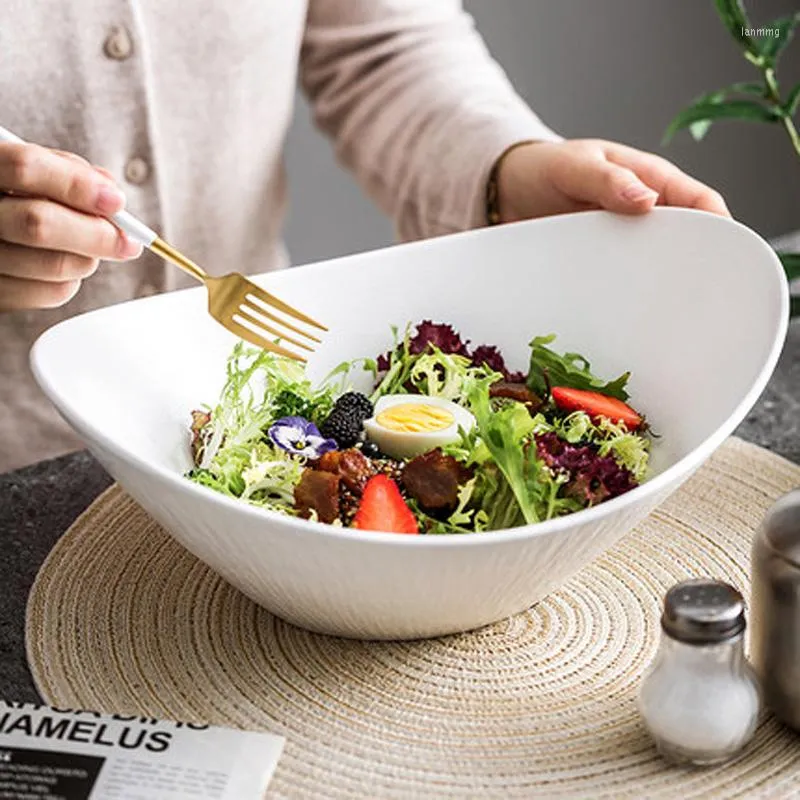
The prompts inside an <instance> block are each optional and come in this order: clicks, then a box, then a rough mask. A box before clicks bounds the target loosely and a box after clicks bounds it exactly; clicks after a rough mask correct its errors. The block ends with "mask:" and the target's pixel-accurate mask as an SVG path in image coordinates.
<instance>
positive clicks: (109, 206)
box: [95, 186, 125, 214]
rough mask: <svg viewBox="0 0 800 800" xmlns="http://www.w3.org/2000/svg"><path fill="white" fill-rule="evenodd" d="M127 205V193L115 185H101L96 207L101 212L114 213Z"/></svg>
mask: <svg viewBox="0 0 800 800" xmlns="http://www.w3.org/2000/svg"><path fill="white" fill-rule="evenodd" d="M124 205H125V195H124V194H122V192H121V191H120V190H119V189H116V188H115V187H113V186H101V187H100V188H99V190H98V192H97V199H96V200H95V208H96V209H97V210H98V211H99V212H100V213H101V214H114V213H116V212H117V211H119V210H120V209H121V208H123V207H124Z"/></svg>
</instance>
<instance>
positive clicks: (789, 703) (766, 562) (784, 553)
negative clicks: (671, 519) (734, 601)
mask: <svg viewBox="0 0 800 800" xmlns="http://www.w3.org/2000/svg"><path fill="white" fill-rule="evenodd" d="M751 569H752V597H751V602H750V651H751V652H750V658H751V662H752V664H753V667H754V668H755V670H756V672H757V673H758V676H759V678H760V680H761V687H762V691H763V698H764V702H765V703H766V705H767V706H768V707H769V708H770V709H771V710H772V712H773V713H774V714H775V716H777V717H778V719H780V720H782V721H783V722H785V723H786V724H787V725H789V726H791V727H792V728H794V729H795V730H798V731H800V489H797V490H795V491H793V492H790V493H789V494H787V495H784V496H783V497H782V498H781V499H780V500H778V502H777V503H776V504H775V505H774V506H773V507H772V508H771V509H770V510H769V512H768V513H767V516H766V517H765V518H764V521H763V523H762V524H761V527H760V528H759V530H758V531H757V533H756V536H755V539H754V541H753V551H752V566H751Z"/></svg>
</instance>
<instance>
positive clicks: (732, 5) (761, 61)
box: [664, 0, 800, 317]
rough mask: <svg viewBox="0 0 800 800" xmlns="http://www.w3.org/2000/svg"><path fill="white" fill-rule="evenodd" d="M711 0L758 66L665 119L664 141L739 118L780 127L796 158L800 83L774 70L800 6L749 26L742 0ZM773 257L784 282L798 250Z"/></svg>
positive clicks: (799, 259) (792, 273)
mask: <svg viewBox="0 0 800 800" xmlns="http://www.w3.org/2000/svg"><path fill="white" fill-rule="evenodd" d="M714 4H715V5H716V8H717V13H718V15H719V17H720V19H721V20H722V23H723V25H724V26H725V27H726V28H727V30H728V32H729V33H730V34H731V36H732V37H733V38H734V40H735V41H736V43H737V44H738V46H739V48H740V49H741V51H742V54H743V56H744V57H745V58H746V59H747V61H749V62H750V64H752V65H753V67H754V68H755V69H756V70H757V71H758V73H759V76H758V80H756V81H753V82H751V83H750V82H745V83H733V84H731V85H730V86H726V87H725V88H723V89H717V90H715V91H713V92H708V93H707V94H704V95H702V96H701V97H698V98H697V99H696V100H695V101H694V102H693V103H692V104H691V105H690V106H688V107H687V108H685V109H684V110H683V111H681V112H680V113H679V114H678V115H677V116H676V117H675V119H673V120H672V122H671V123H670V124H669V127H668V128H667V130H666V133H665V135H664V143H665V144H666V143H667V142H668V141H669V140H670V139H671V138H672V137H673V136H674V134H675V133H676V132H677V131H679V130H682V129H684V128H688V129H689V132H690V133H691V135H692V136H693V137H694V139H695V140H696V141H698V142H699V141H700V140H701V139H702V138H703V137H704V136H705V135H706V133H708V129H709V128H710V127H711V123H712V122H713V121H714V120H718V119H742V120H749V121H751V122H764V123H768V124H770V125H778V126H780V127H781V128H783V130H784V131H785V132H786V134H787V135H788V137H789V141H790V142H791V145H792V147H793V148H794V150H795V152H796V153H797V155H798V157H800V133H798V130H797V127H796V125H795V122H794V116H795V114H796V113H797V111H798V107H800V83H797V84H795V85H794V86H792V87H788V88H787V87H782V86H781V85H780V83H779V81H778V72H777V68H778V60H779V58H780V56H781V53H782V52H783V51H784V50H785V48H786V46H787V45H788V44H789V42H790V41H791V39H792V36H793V35H794V31H795V29H796V28H797V27H798V26H800V11H796V12H794V13H792V14H790V15H788V16H786V17H781V18H780V19H776V20H774V21H773V22H771V23H768V24H767V25H764V26H763V27H758V28H754V27H753V26H752V25H751V23H750V20H749V19H748V17H747V14H746V13H745V10H744V7H743V5H742V2H741V0H714ZM778 257H779V258H780V259H781V262H782V263H783V267H784V269H785V270H786V277H787V278H788V280H789V281H793V280H795V279H796V278H800V253H787V252H779V253H778ZM791 315H792V316H793V317H798V316H800V296H794V297H792V298H791Z"/></svg>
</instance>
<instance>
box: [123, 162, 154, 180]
mask: <svg viewBox="0 0 800 800" xmlns="http://www.w3.org/2000/svg"><path fill="white" fill-rule="evenodd" d="M149 177H150V165H149V164H148V163H147V162H146V161H145V160H144V159H143V158H138V157H137V158H132V159H131V160H130V161H129V162H128V163H127V164H126V165H125V180H126V181H128V183H132V184H133V185H134V186H141V185H142V184H143V183H144V182H145V181H146V180H147V179H148V178H149Z"/></svg>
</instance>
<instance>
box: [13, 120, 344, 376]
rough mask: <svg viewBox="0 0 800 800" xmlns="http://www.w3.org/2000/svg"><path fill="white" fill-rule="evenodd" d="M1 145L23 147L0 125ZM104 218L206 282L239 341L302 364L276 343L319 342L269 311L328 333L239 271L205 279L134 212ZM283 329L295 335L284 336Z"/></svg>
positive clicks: (211, 302) (212, 308)
mask: <svg viewBox="0 0 800 800" xmlns="http://www.w3.org/2000/svg"><path fill="white" fill-rule="evenodd" d="M3 141H5V142H15V143H17V144H22V143H23V140H22V139H20V138H19V137H18V136H16V135H14V134H13V133H11V131H8V130H6V129H5V128H3V127H0V142H3ZM109 220H110V221H111V222H113V223H114V224H115V225H116V226H117V227H118V228H119V229H120V230H122V231H124V232H125V234H126V235H127V236H128V237H129V238H130V239H132V240H133V241H135V242H136V243H137V244H140V245H142V246H143V247H146V248H147V249H148V250H150V251H151V252H153V253H155V254H156V255H158V256H160V257H161V258H163V259H165V260H166V261H169V262H170V263H171V264H174V265H175V266H176V267H180V268H181V269H182V270H183V271H184V272H188V273H189V275H191V276H192V277H193V278H196V279H197V280H198V281H200V282H201V283H203V284H205V287H206V289H207V291H208V313H209V314H211V316H212V317H213V318H214V319H215V320H216V321H217V322H219V323H220V324H221V325H224V326H225V327H226V328H227V329H228V330H229V331H230V332H231V333H233V334H234V335H235V336H238V337H239V338H240V339H244V340H245V341H248V342H250V343H251V344H254V345H255V346H256V347H262V348H264V349H265V350H269V351H271V352H273V353H277V354H278V355H281V356H285V357H286V358H293V359H295V360H296V361H303V362H305V361H306V358H305V356H303V355H302V354H300V353H296V352H294V351H293V350H289V349H288V348H286V347H283V346H282V345H281V344H279V343H278V342H286V343H289V344H292V345H294V346H295V347H299V348H300V349H301V350H306V351H307V352H313V351H314V348H313V346H311V345H309V344H308V343H307V342H316V343H317V344H319V343H320V342H321V340H320V339H319V338H317V337H316V336H314V335H313V334H311V333H309V332H308V331H305V330H303V329H301V328H299V327H298V326H297V325H295V324H293V323H292V322H290V321H289V320H287V319H285V318H284V317H282V316H279V315H278V314H275V313H273V312H274V311H279V312H281V314H283V315H285V316H288V317H292V318H294V319H295V320H298V321H299V322H302V323H304V324H305V325H308V326H310V327H312V328H318V329H319V330H322V331H327V330H328V329H327V328H326V327H325V326H324V325H322V324H320V323H319V322H317V321H316V320H314V319H312V318H311V317H309V316H307V315H306V314H303V313H302V312H301V311H298V310H297V309H296V308H293V307H292V306H290V305H289V304H288V303H285V302H284V301H283V300H281V299H279V298H277V297H275V295H273V294H270V293H269V292H267V291H265V290H264V289H262V288H261V287H260V286H258V285H256V284H255V283H253V281H251V280H248V279H247V278H245V277H244V275H241V274H239V273H238V272H231V273H229V274H227V275H222V276H220V277H216V276H214V275H209V274H208V273H207V272H205V270H202V269H201V268H200V267H199V266H197V264H195V263H194V261H192V260H191V259H189V258H187V257H186V256H185V255H183V253H181V252H180V251H179V250H177V249H176V248H174V247H173V246H172V245H170V244H169V243H168V242H165V241H164V240H163V239H162V238H161V237H160V236H158V234H157V233H156V232H155V231H154V230H152V229H151V228H148V227H147V225H145V224H144V223H143V222H142V221H141V220H139V219H137V218H136V217H134V216H133V214H129V213H128V212H127V211H120V212H119V213H117V214H114V215H113V216H111V217H109ZM287 330H288V331H291V332H292V334H296V336H295V335H292V334H289V333H286V331H287ZM274 339H277V340H278V341H275V340H274Z"/></svg>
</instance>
